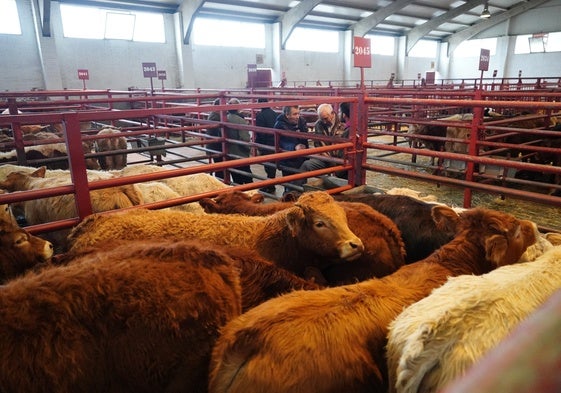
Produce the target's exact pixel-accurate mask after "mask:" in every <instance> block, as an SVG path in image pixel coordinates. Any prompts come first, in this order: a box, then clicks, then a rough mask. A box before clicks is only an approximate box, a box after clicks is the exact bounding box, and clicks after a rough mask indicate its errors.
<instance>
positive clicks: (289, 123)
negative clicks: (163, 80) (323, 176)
mask: <svg viewBox="0 0 561 393" xmlns="http://www.w3.org/2000/svg"><path fill="white" fill-rule="evenodd" d="M258 102H267V99H265V98H262V99H259V100H258ZM214 103H215V104H216V105H218V104H220V101H219V100H217V101H215V102H214ZM239 103H240V101H239V100H237V99H235V98H232V99H230V100H229V101H228V104H239ZM317 115H318V119H317V121H316V122H315V124H314V133H315V134H317V135H322V136H330V137H333V136H336V137H341V138H348V135H349V128H350V106H349V104H348V103H346V102H344V103H341V104H340V105H339V115H337V113H336V112H335V110H334V108H333V106H332V105H331V104H321V105H319V106H318V108H317ZM226 117H227V121H228V122H229V123H235V124H248V121H247V120H245V119H244V118H243V116H242V115H241V114H240V113H239V112H238V111H237V110H234V109H232V110H229V111H228V114H227V116H226ZM208 119H209V120H220V112H212V113H211V114H210V115H209V118H208ZM255 125H256V126H258V127H266V128H271V129H277V130H283V131H292V132H294V133H295V134H294V135H279V136H278V139H279V148H280V151H295V150H301V149H307V148H309V147H310V142H309V141H308V135H309V134H308V125H307V123H306V120H305V119H304V117H303V116H302V115H301V114H300V108H299V107H298V106H297V105H294V106H285V107H283V110H282V113H280V114H279V113H277V112H276V111H274V110H273V109H272V108H270V107H267V108H263V109H262V110H261V111H259V112H258V113H257V114H256V117H255ZM219 133H220V128H219V127H218V128H215V129H211V130H208V134H209V135H214V136H219ZM225 133H226V137H227V138H229V139H234V140H239V141H244V142H249V141H250V139H251V134H250V131H248V130H245V129H235V128H232V127H225ZM255 142H256V143H258V144H261V145H267V146H275V133H274V132H270V133H265V132H256V136H255ZM311 144H312V146H311V147H320V146H325V145H329V144H330V142H327V141H323V140H315V139H312V140H311ZM207 147H208V148H209V149H212V150H218V151H220V150H221V145H220V146H218V144H216V145H211V144H208V145H207ZM258 151H259V154H260V155H268V154H272V153H275V151H274V149H267V148H260V149H258ZM228 153H229V154H231V155H233V156H238V157H249V155H250V147H249V146H248V145H245V144H234V143H229V144H228ZM322 154H323V155H325V156H329V157H334V158H343V155H344V152H343V150H335V151H333V150H332V151H328V152H325V153H322ZM220 159H221V158H218V160H220ZM215 162H218V161H217V160H216V158H215ZM333 165H335V164H334V162H333V161H329V160H323V159H320V158H316V157H309V158H308V157H295V158H290V159H284V160H280V161H279V162H278V165H277V163H275V162H267V163H264V164H263V166H264V169H265V173H266V174H267V178H268V179H274V178H275V176H276V171H277V168H278V169H280V170H281V172H282V175H283V176H287V175H291V174H294V173H296V172H307V171H312V170H318V169H323V168H327V167H330V166H333ZM235 169H237V170H239V171H243V172H247V173H248V174H249V175H245V174H243V175H242V174H240V173H236V171H235ZM235 169H234V171H232V172H231V174H232V180H233V181H234V182H235V183H237V184H245V183H251V182H252V181H253V178H252V177H251V173H252V172H251V168H250V167H249V165H247V166H238V167H236V168H235ZM215 175H216V176H218V177H222V178H223V175H224V174H223V173H216V174H215ZM335 175H336V176H338V177H343V178H345V177H346V175H347V172H346V171H341V172H337V173H335ZM305 182H306V179H299V180H295V181H292V182H290V183H291V184H293V185H296V186H302V185H303V184H304V183H305ZM275 190H276V188H275V186H274V185H271V186H266V187H263V188H261V189H260V191H261V192H264V193H271V194H273V193H274V192H275ZM290 191H291V189H290V188H289V187H287V186H285V189H284V193H287V192H290Z"/></svg>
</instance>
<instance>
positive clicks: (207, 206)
mask: <svg viewBox="0 0 561 393" xmlns="http://www.w3.org/2000/svg"><path fill="white" fill-rule="evenodd" d="M199 205H201V207H202V208H203V210H204V211H205V213H214V212H216V207H217V204H216V202H215V201H214V200H213V199H212V198H203V199H201V200H199Z"/></svg>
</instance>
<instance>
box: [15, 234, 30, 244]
mask: <svg viewBox="0 0 561 393" xmlns="http://www.w3.org/2000/svg"><path fill="white" fill-rule="evenodd" d="M25 242H27V235H26V234H25V233H21V234H19V235H18V237H17V238H16V240H15V241H14V244H15V245H16V246H21V245H22V244H23V243H25Z"/></svg>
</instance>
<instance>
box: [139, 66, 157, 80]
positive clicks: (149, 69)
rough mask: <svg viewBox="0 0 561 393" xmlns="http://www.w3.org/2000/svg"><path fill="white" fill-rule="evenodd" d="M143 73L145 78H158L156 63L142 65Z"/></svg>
mask: <svg viewBox="0 0 561 393" xmlns="http://www.w3.org/2000/svg"><path fill="white" fill-rule="evenodd" d="M142 72H143V73H144V77H145V78H155V77H157V76H158V71H157V69H156V63H142Z"/></svg>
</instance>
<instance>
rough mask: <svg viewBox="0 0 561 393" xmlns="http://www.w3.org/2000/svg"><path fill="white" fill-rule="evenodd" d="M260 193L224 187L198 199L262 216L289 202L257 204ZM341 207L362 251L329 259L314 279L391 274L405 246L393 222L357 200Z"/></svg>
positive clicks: (219, 209) (211, 207) (333, 281)
mask: <svg viewBox="0 0 561 393" xmlns="http://www.w3.org/2000/svg"><path fill="white" fill-rule="evenodd" d="M262 201H263V197H262V196H261V195H260V194H256V195H252V196H249V195H247V194H244V193H243V192H240V191H228V192H225V193H222V194H220V195H218V196H217V197H216V198H215V199H211V198H203V199H201V200H200V201H199V203H200V204H201V206H203V208H204V209H205V212H207V213H222V214H236V213H238V214H245V215H249V216H264V215H269V214H273V213H274V212H277V211H281V210H284V209H287V208H289V207H291V206H293V205H294V203H293V202H277V203H267V204H261V203H260V202H262ZM339 205H341V206H342V207H343V209H344V210H345V214H346V215H347V220H348V223H349V228H350V229H351V231H353V233H354V234H356V235H357V236H358V237H359V238H360V239H361V240H362V243H363V244H364V252H363V253H362V255H361V256H360V258H358V259H357V260H355V261H353V262H352V263H344V262H343V263H341V261H333V262H334V263H333V264H330V265H329V266H326V267H324V268H323V269H322V271H321V275H320V276H319V277H318V276H316V281H319V280H323V281H319V282H322V283H324V284H326V285H342V284H350V283H354V282H357V281H363V280H366V279H369V278H372V277H383V276H385V275H387V274H391V273H393V272H394V271H396V270H397V269H398V268H399V267H401V266H402V265H403V264H404V261H405V246H404V244H403V240H402V239H401V234H400V232H399V230H398V229H397V227H396V225H395V224H394V223H393V222H392V221H391V220H390V219H388V218H387V217H386V216H384V215H382V214H380V213H378V212H377V211H375V210H374V209H372V208H370V207H368V206H366V205H364V204H361V203H345V202H342V203H339Z"/></svg>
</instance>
